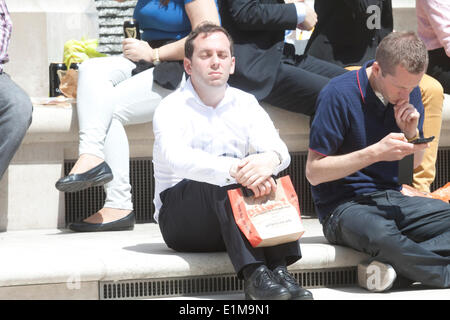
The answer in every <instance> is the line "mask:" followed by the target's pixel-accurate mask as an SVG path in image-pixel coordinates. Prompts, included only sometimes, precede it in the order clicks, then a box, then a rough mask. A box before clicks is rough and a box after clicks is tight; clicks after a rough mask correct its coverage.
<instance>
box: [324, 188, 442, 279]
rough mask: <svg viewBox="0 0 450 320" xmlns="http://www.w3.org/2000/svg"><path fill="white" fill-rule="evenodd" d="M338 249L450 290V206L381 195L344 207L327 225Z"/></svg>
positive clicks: (393, 194) (326, 230)
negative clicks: (350, 250) (341, 247)
mask: <svg viewBox="0 0 450 320" xmlns="http://www.w3.org/2000/svg"><path fill="white" fill-rule="evenodd" d="M323 231H324V234H325V237H326V238H327V239H328V241H329V242H331V243H333V244H339V245H344V246H348V247H351V248H353V249H355V250H358V251H362V252H365V253H367V254H369V255H371V256H372V257H373V260H377V261H380V262H384V263H389V264H391V265H392V266H393V267H394V269H395V270H396V272H397V273H398V274H400V275H401V276H403V277H405V278H408V279H411V280H413V281H419V282H421V283H422V284H424V285H429V286H434V287H439V288H447V287H450V205H449V204H448V203H447V204H446V203H444V202H443V201H441V200H435V199H429V198H423V197H408V196H404V195H403V194H401V193H400V192H398V191H393V190H389V191H380V192H374V193H371V194H367V195H364V196H359V197H356V198H355V199H353V200H352V201H349V202H346V203H343V204H341V205H339V206H338V207H337V208H336V209H335V210H334V211H333V213H332V214H331V215H330V217H329V218H328V219H326V220H325V222H324V224H323Z"/></svg>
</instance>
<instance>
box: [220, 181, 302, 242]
mask: <svg viewBox="0 0 450 320" xmlns="http://www.w3.org/2000/svg"><path fill="white" fill-rule="evenodd" d="M276 182H277V190H276V192H275V193H274V192H272V193H271V194H270V195H268V196H265V197H260V198H254V197H253V196H251V197H244V196H243V194H242V189H241V188H238V189H233V190H228V197H229V199H230V202H231V207H232V209H233V215H234V219H235V221H236V224H237V225H238V226H239V229H240V230H241V231H242V233H243V234H244V235H245V236H246V237H247V239H248V241H249V242H250V244H251V245H252V246H253V247H255V248H256V247H271V246H275V245H278V244H282V243H287V242H292V241H296V240H298V239H299V238H300V237H301V236H302V235H303V233H304V232H305V229H304V227H303V223H302V220H301V216H300V208H299V203H298V198H297V194H296V192H295V189H294V186H293V185H292V182H291V179H290V178H289V176H285V177H282V178H279V179H277V180H276Z"/></svg>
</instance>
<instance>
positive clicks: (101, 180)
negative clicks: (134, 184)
mask: <svg viewBox="0 0 450 320" xmlns="http://www.w3.org/2000/svg"><path fill="white" fill-rule="evenodd" d="M113 178H114V177H113V174H112V173H107V174H104V175H99V176H97V177H95V179H91V180H86V181H71V182H57V183H56V185H55V187H56V189H58V190H59V191H62V192H78V191H81V190H85V189H88V188H90V187H97V186H102V185H104V184H106V183H108V182H110V181H111V180H112V179H113Z"/></svg>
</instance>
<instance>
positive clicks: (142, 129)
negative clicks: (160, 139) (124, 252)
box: [23, 94, 450, 155]
mask: <svg viewBox="0 0 450 320" xmlns="http://www.w3.org/2000/svg"><path fill="white" fill-rule="evenodd" d="M262 106H263V107H264V109H265V110H266V111H267V113H268V114H269V116H270V117H271V119H272V121H273V122H274V124H275V127H276V128H278V129H279V132H280V136H281V138H282V139H283V140H284V141H285V143H286V144H287V146H288V149H289V151H291V152H296V151H306V150H307V149H308V142H309V117H307V116H304V115H302V114H298V113H295V112H291V111H286V110H283V109H281V108H277V107H273V106H271V105H268V104H265V103H262ZM75 108H76V104H73V105H72V108H71V107H54V106H42V105H35V106H34V112H33V123H32V124H31V126H30V128H29V130H28V133H27V135H26V137H25V139H24V142H23V143H24V144H30V143H39V142H75V143H77V142H78V118H77V114H76V111H75ZM126 131H127V134H128V137H129V140H130V141H133V140H141V141H147V143H150V144H151V145H153V126H152V123H146V124H139V125H132V126H128V127H126ZM449 131H450V95H447V94H446V95H445V99H444V107H443V111H442V134H441V138H440V143H439V146H440V147H448V146H450V134H449ZM150 155H151V151H150Z"/></svg>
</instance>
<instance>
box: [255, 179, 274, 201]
mask: <svg viewBox="0 0 450 320" xmlns="http://www.w3.org/2000/svg"><path fill="white" fill-rule="evenodd" d="M249 189H250V190H252V191H253V193H254V197H255V198H258V197H262V196H266V195H269V194H270V193H271V192H276V191H277V184H276V183H275V180H274V179H273V178H272V177H270V178H268V179H267V180H265V181H263V182H262V183H260V184H258V185H256V186H252V187H249Z"/></svg>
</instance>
